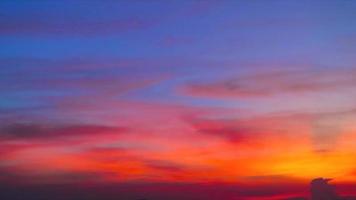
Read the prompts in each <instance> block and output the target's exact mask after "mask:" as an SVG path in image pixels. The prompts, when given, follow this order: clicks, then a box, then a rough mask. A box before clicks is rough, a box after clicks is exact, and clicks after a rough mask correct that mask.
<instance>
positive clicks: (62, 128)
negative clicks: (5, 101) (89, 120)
mask: <svg viewBox="0 0 356 200" xmlns="http://www.w3.org/2000/svg"><path fill="white" fill-rule="evenodd" d="M125 132H127V129H126V128H123V127H110V126H102V125H86V124H76V125H47V124H32V123H28V124H26V123H14V124H9V125H2V126H1V127H0V138H1V139H2V140H25V141H28V140H39V141H56V140H68V139H82V138H85V137H88V136H100V135H120V134H122V133H125Z"/></svg>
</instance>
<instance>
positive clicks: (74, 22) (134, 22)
mask: <svg viewBox="0 0 356 200" xmlns="http://www.w3.org/2000/svg"><path fill="white" fill-rule="evenodd" d="M0 23H1V30H0V35H29V34H31V35H37V36H39V35H42V36H43V35H57V36H58V35H71V36H96V35H115V34H118V33H123V32H128V31H135V30H141V29H146V28H149V27H151V26H152V22H149V21H147V20H142V19H139V18H130V19H106V20H83V19H82V20H79V19H71V20H66V21H63V20H58V19H53V18H51V17H50V16H49V17H48V18H45V17H43V18H39V17H35V15H34V16H29V17H28V18H22V19H18V18H11V17H2V18H1V20H0Z"/></svg>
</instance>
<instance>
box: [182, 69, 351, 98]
mask: <svg viewBox="0 0 356 200" xmlns="http://www.w3.org/2000/svg"><path fill="white" fill-rule="evenodd" d="M355 74H356V71H355V70H338V71H335V70H290V71H288V70H279V71H278V70H277V71H274V72H265V73H259V74H253V75H245V76H241V75H240V76H237V77H236V78H226V79H225V80H220V81H215V82H205V83H204V82H200V83H188V84H187V85H186V86H185V87H184V88H183V91H184V92H185V93H186V94H189V95H192V96H206V97H212V98H230V97H237V98H239V97H248V98H251V97H254V98H257V97H265V96H271V95H276V94H283V93H286V94H288V93H289V94H293V93H304V92H320V91H328V90H332V89H337V88H341V87H343V88H345V87H353V86H354V85H355V84H356V79H355Z"/></svg>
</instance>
